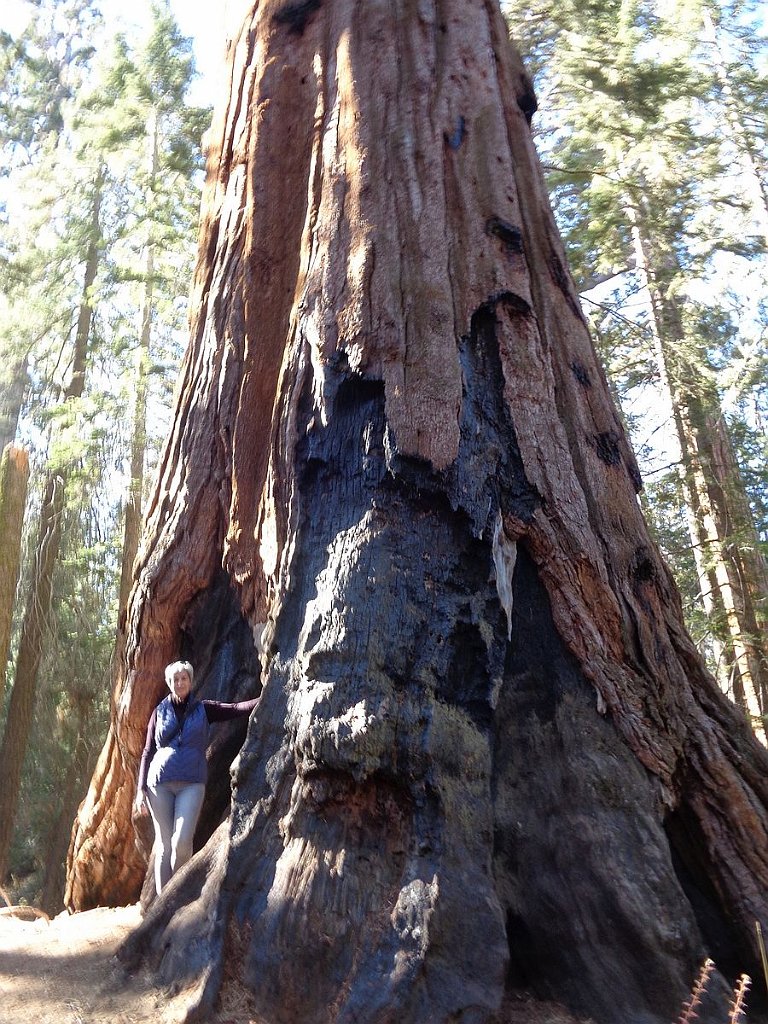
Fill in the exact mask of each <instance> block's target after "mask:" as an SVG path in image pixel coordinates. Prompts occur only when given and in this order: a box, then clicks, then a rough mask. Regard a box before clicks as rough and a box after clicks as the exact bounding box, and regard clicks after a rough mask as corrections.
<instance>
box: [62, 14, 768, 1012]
mask: <svg viewBox="0 0 768 1024" xmlns="http://www.w3.org/2000/svg"><path fill="white" fill-rule="evenodd" d="M230 59H231V68H230V71H231V74H230V76H229V81H231V91H230V93H229V94H228V96H227V97H226V98H225V101H224V103H223V104H222V107H221V109H220V111H219V117H218V119H217V121H216V122H215V128H214V131H213V133H212V143H213V144H212V147H211V150H210V157H209V160H210V162H209V175H208V185H207V192H206V198H205V204H204V209H203V225H202V236H201V244H200V259H199V263H198V270H197V275H196V283H195V289H194V294H193V308H194V309H195V319H194V322H193V327H192V340H191V345H190V348H189V350H188V353H187V356H186V360H185V363H184V368H183V377H182V386H181V388H180V391H179V395H178V401H177V405H176V409H175V415H174V423H173V428H172V432H171V435H170V438H169V440H168V444H167V447H166V450H165V454H164V458H163V462H162V468H161V473H160V476H159V479H158V482H157V485H156V489H155V491H154V496H153V498H152V501H151V502H150V503H149V505H148V508H147V512H146V530H145V533H144V538H143V543H142V547H141V549H140V552H139V556H138V561H137V571H138V581H137V585H136V586H135V587H134V589H133V591H132V596H131V600H130V602H129V607H128V615H127V621H126V627H125V628H126V657H125V662H124V664H123V665H121V666H120V667H119V668H118V676H117V679H116V700H115V713H114V716H113V721H112V727H111V729H110V733H109V736H108V739H107V743H106V745H105V748H104V750H103V752H102V755H101V758H100V761H99V765H98V767H97V770H96V772H95V775H94V778H93V781H92V784H91V788H90V791H89V794H88V797H87V799H86V801H85V802H84V804H83V806H82V808H81V811H80V813H79V816H78V820H77V822H76V827H75V831H74V835H73V842H72V847H71V852H70V862H69V875H68V894H67V898H68V903H69V906H70V907H72V908H73V909H84V908H86V907H90V906H94V905H96V904H98V903H104V902H113V903H122V902H126V901H129V900H131V899H134V898H135V897H136V895H137V893H138V891H139V888H140V886H141V884H142V878H143V873H144V864H143V862H142V861H141V859H140V857H139V856H138V854H137V852H136V851H135V847H134V841H133V833H132V828H131V825H130V807H131V803H132V799H133V793H134V778H135V776H134V773H135V769H136V765H137V761H138V756H139V751H140V748H141V742H142V737H143V733H144V729H145V726H146V722H147V719H148V717H149V714H150V712H151V709H152V707H153V705H154V704H155V702H156V701H157V699H158V697H159V696H160V695H161V693H162V689H163V683H162V674H161V673H162V666H163V664H164V663H166V662H167V661H169V660H170V659H171V658H173V657H176V656H178V655H182V656H186V657H189V658H190V659H191V660H192V661H193V662H195V664H196V666H197V668H198V673H199V676H198V677H199V680H200V689H199V693H200V694H201V695H206V696H207V695H224V694H226V695H227V696H229V697H230V699H234V698H235V697H237V696H240V695H241V694H243V695H244V694H245V693H249V692H254V691H255V690H256V688H257V686H258V683H257V681H256V679H255V678H254V677H255V676H256V675H257V674H259V673H258V671H257V669H258V668H260V676H261V682H262V683H263V696H262V700H261V704H260V706H259V708H258V710H257V711H256V713H255V714H254V716H253V718H252V720H251V723H250V726H249V732H248V737H247V739H246V743H245V747H244V749H243V751H242V753H241V755H240V757H239V759H238V761H237V764H236V766H235V769H234V774H233V779H234V788H233V799H232V807H231V812H230V813H229V814H227V798H228V793H226V792H222V787H221V786H216V787H214V792H212V793H211V794H209V798H208V803H207V809H206V817H205V819H204V826H203V829H204V833H205V834H204V835H203V836H201V839H203V840H204V839H205V838H206V837H207V836H208V835H210V834H211V833H213V836H212V838H211V839H210V840H209V841H208V842H207V843H206V844H205V846H204V848H203V850H202V851H201V852H200V854H199V855H198V856H197V857H195V858H193V860H192V861H191V862H190V863H189V864H188V865H187V866H185V868H184V869H183V870H182V871H181V872H179V873H178V874H177V875H176V876H175V877H174V879H173V880H172V882H171V884H170V885H169V887H168V888H167V889H166V890H165V891H164V892H163V895H162V897H161V898H160V899H158V900H157V901H156V902H154V903H153V904H152V906H151V908H150V910H149V913H148V914H147V916H146V918H145V920H144V923H143V925H142V927H141V928H140V929H139V930H138V931H137V933H136V935H135V936H134V937H133V939H132V940H131V942H129V944H128V946H127V947H126V949H125V950H124V957H125V959H126V960H127V962H129V963H130V962H135V961H136V960H137V959H138V958H140V957H141V956H144V955H146V956H148V957H149V959H150V960H151V961H152V962H153V963H154V964H155V965H157V966H158V967H159V974H160V977H161V978H163V979H165V980H166V981H170V980H171V979H172V980H173V982H174V983H175V984H176V985H179V986H181V987H182V988H185V987H186V986H189V988H188V989H186V991H187V992H188V998H189V999H190V1001H191V1003H192V1004H193V1010H194V1012H195V1013H197V1014H198V1015H199V1016H201V1017H203V1018H204V1017H205V1015H206V1013H208V1012H209V1011H210V1008H211V1006H212V1003H213V1000H214V999H215V996H216V993H217V991H218V989H219V986H220V983H221V981H222V977H223V973H224V965H225V963H226V964H227V965H228V969H230V970H231V971H232V973H233V974H234V975H235V977H237V978H239V979H241V980H242V981H243V983H244V984H245V985H246V986H247V988H248V989H249V991H250V994H251V1000H252V1005H251V1008H252V1011H253V1013H254V1014H255V1015H261V1016H262V1017H265V1018H266V1019H278V1018H280V1017H289V1016H290V1017H292V1018H293V1019H302V1020H315V1021H325V1020H351V1019H360V1018H362V1019H365V1020H366V1021H383V1020H391V1019H399V1020H409V1021H414V1022H415V1021H443V1020H445V1021H447V1020H457V1019H461V1018H466V1019H469V1018H470V1017H472V1018H474V1019H479V1020H484V1019H491V1017H492V1015H493V1014H494V1013H495V1012H496V1011H497V1010H498V1009H499V1007H500V1005H501V1003H502V1000H503V999H504V998H509V999H512V998H517V997H522V996H524V995H529V996H530V995H533V996H536V997H538V998H557V999H560V1000H562V1001H563V1002H566V1003H568V1004H569V1005H570V1007H571V1008H572V1009H574V1010H576V1011H577V1012H581V1013H584V1014H589V1015H590V1016H591V1017H592V1018H593V1019H595V1020H597V1021H606V1022H607V1021H615V1020H618V1019H621V1020H626V1021H629V1020H641V1019H642V1020H644V1021H646V1022H650V1021H653V1022H659V1024H661V1022H662V1021H663V1022H665V1024H666V1022H668V1021H669V1020H670V1019H671V1018H672V1017H673V1016H674V1015H675V1013H676V1012H677V1010H678V1008H679V1006H680V1003H681V1001H682V999H683V997H684V995H685V994H686V993H687V992H688V991H689V988H690V984H691V981H692V979H693V976H694V974H695V972H696V967H697V964H698V962H700V960H701V958H702V957H703V955H704V953H705V952H706V951H707V950H710V951H712V952H713V953H714V954H715V957H716V959H717V962H718V964H719V966H720V969H721V971H722V972H724V974H725V975H729V974H730V973H732V972H734V971H735V970H740V969H745V968H746V969H748V970H749V969H751V968H752V966H753V965H756V963H757V959H756V958H757V951H756V949H755V940H754V921H755V919H759V920H760V921H762V922H765V921H766V918H767V915H766V911H767V910H768V907H766V897H765V893H766V891H767V890H766V882H768V834H767V831H766V830H767V829H768V808H767V806H766V804H767V802H768V784H766V772H765V769H766V767H768V760H767V755H766V753H765V751H764V750H762V749H761V748H760V747H759V746H758V744H757V743H756V742H755V740H754V737H753V736H752V734H751V733H750V731H749V729H748V728H747V726H746V723H745V721H744V719H743V717H742V716H741V715H740V713H739V712H738V711H737V710H736V709H735V708H734V707H733V706H732V705H730V704H729V703H728V702H727V701H726V700H725V698H724V697H723V696H722V694H721V693H720V692H719V691H718V689H717V687H716V685H715V683H714V681H713V680H712V678H711V677H710V676H709V675H708V674H707V672H706V670H705V668H704V665H703V663H702V661H701V659H700V657H699V656H698V655H697V652H696V650H695V648H694V647H693V645H692V643H691V642H690V640H689V639H688V637H687V635H686V633H685V630H684V628H683V624H682V613H681V608H680V604H679V600H678V597H677V593H676V591H675V588H674V586H673V584H672V581H671V578H670V576H669V573H668V571H667V570H666V568H665V566H664V565H663V563H662V562H661V560H660V558H659V555H658V552H657V550H656V547H655V545H654V543H653V541H652V540H651V539H650V537H649V535H648V531H647V528H646V526H645V524H644V522H643V520H642V516H641V513H640V510H639V507H638V503H637V498H636V491H637V488H638V487H639V477H638V471H637V466H636V463H635V460H634V456H633V455H632V452H631V449H630V448H629V445H628V444H627V442H626V439H625V436H624V433H623V431H622V428H621V425H620V422H619V419H618V415H617V413H616V410H615V408H614V406H613V404H612V402H611V399H610V396H609V393H608V389H607V386H606V383H605V379H604V376H603V373H602V370H601V369H600V366H599V363H598V361H597V358H596V356H595V353H594V350H593V348H592V345H591V342H590V339H589V335H588V332H587V328H586V324H585V322H584V318H583V316H582V313H581V310H580V306H579V302H578V298H577V294H576V291H575V289H574V288H573V285H572V283H571V280H570V278H569V275H568V272H567V270H566V268H565V262H564V254H563V251H562V247H561V244H560V240H559V237H558V233H557V230H556V227H555V224H554V221H553V219H552V216H551V212H550V208H549V205H548V201H547V199H546V195H545V191H544V186H543V181H542V179H541V177H540V174H539V169H538V165H537V161H536V157H535V154H534V149H533V144H532V141H531V137H530V132H529V128H528V125H527V119H528V118H529V117H530V114H531V112H532V109H533V96H532V92H531V88H530V82H529V80H528V79H527V77H526V75H525V74H524V72H523V70H522V67H521V65H520V63H519V60H518V58H517V56H516V54H515V53H514V52H513V51H511V50H510V48H509V46H508V41H507V37H506V28H505V25H504V22H503V20H502V18H501V15H500V12H499V9H498V6H497V5H496V4H495V3H490V2H485V0H461V2H458V0H455V2H453V0H449V2H447V3H441V4H440V5H435V4H430V3H424V4H419V5H418V6H416V5H413V4H410V3H395V4H367V5H365V6H364V7H363V6H362V5H360V4H356V3H353V2H350V0H334V2H332V3H323V4H320V3H302V4H293V3H290V4H285V3H276V2H275V3H268V4H264V3H259V4H258V5H254V6H253V7H252V9H251V10H250V12H249V13H248V15H247V17H246V20H245V23H244V25H243V28H242V30H241V32H240V34H239V35H238V36H237V38H236V39H235V40H234V41H233V44H232V46H231V47H230ZM285 140H290V144H289V145H288V144H284V143H285ZM257 656H258V659H259V665H258V666H256V664H255V659H256V657H257ZM219 753H220V752H219ZM223 760H224V763H226V761H227V758H224V759H223ZM221 772H222V767H221V764H219V765H218V770H217V767H216V766H214V778H220V776H221ZM217 822H220V824H218V827H217ZM193 937H194V942H192V941H191V940H192V938H193ZM719 984H720V988H719V989H718V986H717V985H714V986H713V990H712V997H713V999H715V1000H716V999H717V998H718V996H722V995H723V983H722V978H720V981H719ZM701 1016H702V1019H703V1020H708V1021H712V1022H714V1020H716V1019H719V1018H720V1012H719V1011H718V1010H717V1009H716V1007H715V1006H714V1005H710V1006H706V1007H704V1008H703V1010H702V1015H701Z"/></svg>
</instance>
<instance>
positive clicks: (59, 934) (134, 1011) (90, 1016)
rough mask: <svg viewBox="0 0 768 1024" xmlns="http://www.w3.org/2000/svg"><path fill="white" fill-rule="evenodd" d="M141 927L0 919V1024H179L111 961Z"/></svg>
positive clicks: (538, 1010) (560, 1023)
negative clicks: (120, 947) (120, 945)
mask: <svg viewBox="0 0 768 1024" xmlns="http://www.w3.org/2000/svg"><path fill="white" fill-rule="evenodd" d="M140 920H141V915H140V912H139V908H138V906H132V907H119V908H117V909H111V908H108V907H102V908H99V909H97V910H89V911H88V912H86V913H83V914H72V915H69V914H60V915H59V916H58V917H55V918H54V919H53V920H52V921H50V922H49V921H45V920H42V919H40V920H37V921H20V920H18V919H15V918H12V917H3V916H0V1024H179V1022H180V1021H181V1020H182V1019H183V1016H184V1008H183V1003H184V1001H183V997H180V999H179V1000H178V1001H174V1000H172V999H170V998H169V997H168V995H167V993H165V992H164V991H163V990H161V989H158V988H156V987H155V986H154V985H152V983H151V981H150V980H149V979H148V978H147V977H145V976H143V975H141V974H139V975H135V976H131V977H127V976H126V975H125V974H124V972H123V971H122V970H121V969H120V967H119V966H118V964H117V962H116V961H115V959H114V954H115V951H116V949H117V947H118V946H119V944H120V942H121V940H122V939H123V938H124V937H125V936H126V935H127V934H128V932H130V931H131V929H133V928H135V927H136V925H137V924H138V923H139V921H140ZM249 1004H250V999H249V997H248V994H247V993H244V992H243V991H241V990H240V989H239V988H238V986H236V985H230V986H228V991H227V992H226V993H225V995H224V998H223V999H222V1002H221V1005H220V1007H219V1009H218V1011H217V1012H216V1013H215V1014H214V1015H212V1016H211V1018H210V1019H209V1021H208V1024H266V1022H265V1021H264V1020H263V1019H262V1018H260V1017H259V1016H258V1015H256V1014H254V1013H253V1010H252V1008H251V1006H250V1005H249ZM497 1022H498V1024H592V1022H591V1021H578V1020H577V1019H576V1018H574V1017H572V1016H570V1014H568V1013H567V1012H566V1011H564V1010H563V1009H562V1007H558V1006H555V1005H554V1004H544V1003H535V1004H534V1003H528V1002H519V1003H518V1002H515V1001H513V1002H511V1003H507V1004H505V1006H504V1007H503V1009H502V1010H501V1011H500V1013H499V1015H498V1017H497ZM296 1024H301V1022H299V1021H297V1022H296Z"/></svg>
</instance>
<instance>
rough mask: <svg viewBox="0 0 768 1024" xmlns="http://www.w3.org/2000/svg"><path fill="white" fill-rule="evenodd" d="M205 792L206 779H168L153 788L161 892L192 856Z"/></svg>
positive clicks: (157, 875) (157, 877)
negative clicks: (170, 780)
mask: <svg viewBox="0 0 768 1024" xmlns="http://www.w3.org/2000/svg"><path fill="white" fill-rule="evenodd" d="M204 796H205V783H204V782H164V783H162V784H161V785H159V786H156V787H155V788H154V789H149V790H148V793H147V797H148V799H149V809H150V811H151V812H152V820H153V821H154V823H155V847H154V850H155V888H156V889H157V894H158V896H159V895H160V893H161V892H162V891H163V887H164V886H166V885H167V884H168V879H169V878H170V877H171V875H172V874H173V873H174V871H178V869H179V868H180V867H181V866H182V864H186V863H187V861H188V860H189V858H190V857H191V856H192V840H193V839H194V836H195V828H196V826H197V819H198V818H199V817H200V810H201V808H202V806H203V797H204Z"/></svg>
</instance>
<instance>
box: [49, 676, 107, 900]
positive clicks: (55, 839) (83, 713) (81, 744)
mask: <svg viewBox="0 0 768 1024" xmlns="http://www.w3.org/2000/svg"><path fill="white" fill-rule="evenodd" d="M74 697H75V699H74V700H73V702H72V706H73V707H74V709H75V716H74V717H75V719H76V724H75V729H74V732H75V742H74V756H73V757H72V759H71V760H70V762H69V764H68V765H67V772H66V775H65V778H64V782H63V785H62V787H61V793H60V801H59V807H60V810H59V813H58V815H57V817H56V820H55V822H54V823H53V826H52V828H51V830H50V832H49V834H48V842H47V846H46V858H45V864H44V867H43V891H42V896H41V898H40V907H41V909H43V910H44V911H45V912H46V913H47V914H49V915H53V914H57V913H59V911H60V910H62V909H63V896H64V887H65V865H66V859H67V848H68V846H69V837H70V834H71V831H72V818H73V816H74V814H75V813H76V811H77V807H78V804H79V803H80V800H81V799H82V794H83V790H84V789H85V786H86V785H87V780H88V775H89V772H91V771H93V767H94V765H93V761H92V759H91V757H90V751H91V749H92V744H91V743H90V741H89V735H88V729H89V722H90V718H91V712H92V710H93V698H92V697H90V695H84V694H76V695H74Z"/></svg>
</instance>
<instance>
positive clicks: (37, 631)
mask: <svg viewBox="0 0 768 1024" xmlns="http://www.w3.org/2000/svg"><path fill="white" fill-rule="evenodd" d="M100 209H101V175H99V177H98V178H97V182H96V187H95V194H94V201H93V213H92V222H91V235H90V241H89V244H88V252H87V256H86V262H85V275H84V280H83V293H82V300H81V303H80V307H79V311H78V320H77V327H76V330H75V346H74V354H73V359H72V373H71V376H70V380H69V384H68V385H67V388H66V390H65V392H64V399H65V402H66V401H68V400H75V399H78V398H80V397H81V395H82V394H83V390H84V387H85V374H86V367H87V357H88V341H89V337H90V331H91V316H92V294H91V293H92V288H93V285H94V283H95V280H96V272H97V269H98V260H99V214H100ZM67 475H68V473H67V469H66V467H63V468H60V469H58V470H56V471H54V472H51V473H49V475H48V477H47V479H46V482H45V488H44V491H43V501H42V507H41V509H40V522H39V526H38V531H37V541H36V547H35V558H34V567H33V571H32V579H31V583H30V588H29V591H28V594H27V599H26V605H25V612H24V619H23V621H22V627H21V637H20V640H19V653H18V657H17V659H16V672H15V675H14V683H13V690H12V691H11V699H10V704H9V708H8V717H7V720H6V724H5V731H4V733H3V742H2V746H0V777H2V779H3V785H2V787H0V878H3V877H4V876H5V874H6V871H7V869H8V851H9V849H10V843H11V838H12V835H13V827H14V821H15V818H16V810H17V807H18V799H19V788H20V785H21V771H22V766H23V763H24V757H25V755H26V751H27V743H28V742H29V735H30V731H31V729H32V720H33V716H34V710H35V695H36V690H37V675H38V671H39V668H40V661H41V659H42V654H43V644H44V640H45V631H46V628H47V625H48V620H49V617H50V611H51V592H52V586H53V572H54V568H55V566H56V562H57V559H58V557H59V547H60V544H61V528H62V516H63V514H64V506H65V491H66V481H67Z"/></svg>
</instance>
